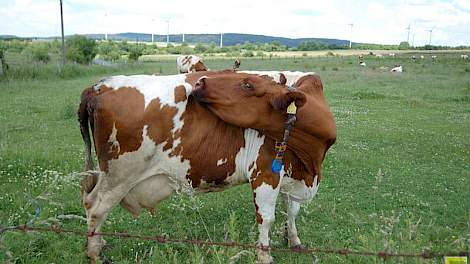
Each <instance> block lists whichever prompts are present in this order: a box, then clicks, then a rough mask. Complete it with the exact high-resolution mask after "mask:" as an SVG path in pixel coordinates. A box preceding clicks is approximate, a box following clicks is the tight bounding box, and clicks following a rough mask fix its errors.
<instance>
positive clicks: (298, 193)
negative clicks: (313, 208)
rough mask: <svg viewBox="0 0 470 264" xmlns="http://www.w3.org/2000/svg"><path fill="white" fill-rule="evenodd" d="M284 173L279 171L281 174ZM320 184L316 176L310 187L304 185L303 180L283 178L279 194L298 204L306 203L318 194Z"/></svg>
mask: <svg viewBox="0 0 470 264" xmlns="http://www.w3.org/2000/svg"><path fill="white" fill-rule="evenodd" d="M283 171H284V168H283V170H282V171H281V173H282V172H283ZM319 187H320V183H319V182H318V175H316V176H315V178H314V180H313V184H312V187H308V186H307V185H305V180H301V181H299V180H295V179H293V178H291V177H283V178H282V182H281V193H283V194H286V195H288V196H289V198H290V199H292V200H293V201H296V202H299V203H306V202H309V201H310V200H312V199H313V197H315V195H316V194H317V192H318V188H319Z"/></svg>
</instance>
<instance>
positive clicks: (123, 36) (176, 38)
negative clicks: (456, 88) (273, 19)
mask: <svg viewBox="0 0 470 264" xmlns="http://www.w3.org/2000/svg"><path fill="white" fill-rule="evenodd" d="M85 36H87V37H89V38H92V39H104V34H85ZM13 38H20V39H53V38H58V37H57V36H55V37H44V38H37V37H28V38H21V37H17V36H13V35H0V39H13ZM184 38H185V41H186V42H188V43H205V44H209V43H212V42H213V43H216V44H219V41H220V34H186V35H185V36H184ZM108 39H112V40H128V41H145V42H150V41H152V35H151V34H145V33H131V32H130V33H118V34H108ZM154 41H156V42H166V35H154ZM273 41H277V42H279V43H280V44H282V45H287V46H288V47H297V46H298V45H299V44H300V43H302V42H306V41H315V42H319V43H323V44H335V45H338V46H344V45H349V41H348V40H342V39H327V38H284V37H273V36H264V35H252V34H239V33H226V34H224V37H223V44H224V46H234V45H237V44H243V43H245V42H250V43H271V42H273ZM170 42H177V43H178V42H182V35H181V34H178V35H170Z"/></svg>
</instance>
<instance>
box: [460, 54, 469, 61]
mask: <svg viewBox="0 0 470 264" xmlns="http://www.w3.org/2000/svg"><path fill="white" fill-rule="evenodd" d="M460 58H461V59H463V60H465V61H468V55H467V54H462V55H460Z"/></svg>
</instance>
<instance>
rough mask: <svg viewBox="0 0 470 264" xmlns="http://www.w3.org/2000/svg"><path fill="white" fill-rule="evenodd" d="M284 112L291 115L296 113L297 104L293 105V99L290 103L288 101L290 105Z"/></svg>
mask: <svg viewBox="0 0 470 264" xmlns="http://www.w3.org/2000/svg"><path fill="white" fill-rule="evenodd" d="M286 112H287V113H288V114H293V115H295V114H296V113H297V106H296V105H295V102H294V101H292V103H290V105H289V106H288V107H287V111H286Z"/></svg>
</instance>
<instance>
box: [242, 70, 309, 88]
mask: <svg viewBox="0 0 470 264" xmlns="http://www.w3.org/2000/svg"><path fill="white" fill-rule="evenodd" d="M239 72H243V73H248V74H257V75H267V76H269V77H271V78H273V79H274V81H276V82H279V81H280V78H281V73H282V74H284V76H285V77H286V79H287V82H286V85H293V84H295V83H296V82H297V81H298V80H299V79H300V78H301V77H303V76H306V75H315V73H314V72H299V71H295V72H291V71H239Z"/></svg>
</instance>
